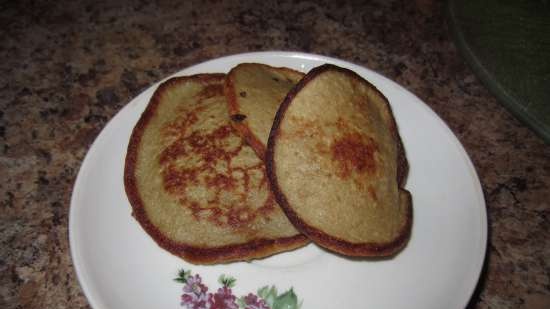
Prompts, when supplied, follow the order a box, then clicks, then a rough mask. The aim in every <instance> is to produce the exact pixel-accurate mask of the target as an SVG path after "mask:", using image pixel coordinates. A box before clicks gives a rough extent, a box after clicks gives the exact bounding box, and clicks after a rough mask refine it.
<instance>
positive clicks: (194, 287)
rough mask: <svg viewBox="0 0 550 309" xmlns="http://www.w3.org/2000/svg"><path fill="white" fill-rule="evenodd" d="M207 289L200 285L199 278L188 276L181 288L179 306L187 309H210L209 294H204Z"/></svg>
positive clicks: (197, 276) (200, 280)
mask: <svg viewBox="0 0 550 309" xmlns="http://www.w3.org/2000/svg"><path fill="white" fill-rule="evenodd" d="M207 291H208V288H207V287H206V286H205V285H204V284H202V279H201V277H200V276H199V275H198V274H196V275H195V276H189V278H187V282H186V284H185V285H184V286H183V295H181V305H182V306H185V308H187V309H210V308H211V304H210V301H209V299H210V296H211V295H212V294H211V293H208V294H207V293H206V292H207Z"/></svg>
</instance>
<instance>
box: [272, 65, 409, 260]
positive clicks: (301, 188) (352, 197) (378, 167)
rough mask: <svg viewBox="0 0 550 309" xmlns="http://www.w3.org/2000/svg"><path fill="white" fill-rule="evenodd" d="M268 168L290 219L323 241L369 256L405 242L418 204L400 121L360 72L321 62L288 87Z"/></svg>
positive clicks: (338, 249)
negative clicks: (409, 186)
mask: <svg viewBox="0 0 550 309" xmlns="http://www.w3.org/2000/svg"><path fill="white" fill-rule="evenodd" d="M266 165H267V171H268V177H269V180H270V183H271V188H272V190H273V191H274V193H275V196H276V199H277V201H278V202H279V204H280V205H281V207H283V210H284V211H285V213H286V214H287V217H288V218H289V219H290V221H291V222H292V223H293V224H294V226H296V227H297V228H298V229H299V230H300V231H301V232H302V233H304V234H305V235H306V236H308V238H310V239H311V240H312V241H314V242H315V243H317V244H318V245H320V246H323V247H325V248H327V249H329V250H331V251H334V252H337V253H340V254H344V255H349V256H357V257H367V256H387V255H391V254H394V253H396V252H398V251H399V250H400V249H401V248H402V247H403V246H404V245H405V244H406V242H407V240H408V238H409V235H410V231H411V226H412V202H411V195H410V193H409V192H408V191H406V190H405V189H403V188H401V187H402V184H403V183H404V181H405V178H404V177H405V175H406V170H407V164H406V158H405V155H404V152H403V147H402V144H401V140H400V137H399V134H398V131H397V126H396V123H395V120H394V118H393V115H392V112H391V109H390V106H389V103H388V100H387V99H386V98H385V97H384V96H383V95H382V93H381V92H380V91H378V90H377V89H376V88H375V87H374V86H373V85H371V84H370V83H369V82H367V81H366V80H364V79H363V78H361V77H360V76H359V75H357V74H356V73H354V72H352V71H350V70H347V69H343V68H339V67H336V66H334V65H323V66H320V67H317V68H315V69H313V70H311V71H310V72H309V73H308V74H307V75H306V76H305V77H304V78H303V79H302V80H301V81H300V82H299V83H298V84H297V85H296V87H295V88H293V89H292V90H291V91H290V92H289V94H288V96H287V97H286V98H285V100H284V102H283V103H282V104H281V107H280V108H279V110H278V111H277V114H276V117H275V121H274V124H273V127H272V129H271V132H270V137H269V142H268V148H267V154H266Z"/></svg>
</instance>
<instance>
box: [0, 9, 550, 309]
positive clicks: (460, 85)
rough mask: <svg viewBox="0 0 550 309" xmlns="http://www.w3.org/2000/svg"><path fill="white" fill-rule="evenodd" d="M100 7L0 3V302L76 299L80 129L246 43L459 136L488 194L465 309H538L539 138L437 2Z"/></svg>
mask: <svg viewBox="0 0 550 309" xmlns="http://www.w3.org/2000/svg"><path fill="white" fill-rule="evenodd" d="M64 2H65V3H64ZM103 2H104V1H54V2H52V3H47V2H46V1H11V2H7V3H5V2H3V3H2V4H0V29H1V30H0V36H1V39H2V40H1V42H2V43H1V44H0V59H1V61H0V73H1V74H0V175H2V176H1V181H0V207H1V209H0V248H1V249H0V308H7V309H12V308H86V307H88V306H89V305H88V303H87V301H86V299H85V297H84V295H83V294H82V290H81V288H80V286H79V284H78V282H77V279H76V276H75V272H74V269H73V265H72V262H71V258H70V254H69V247H68V231H67V224H68V212H69V200H70V195H71V189H72V185H73V183H74V180H75V178H76V175H77V172H78V169H79V166H80V163H81V161H82V159H83V157H84V155H85V154H86V151H87V150H88V148H89V146H90V144H91V143H92V141H93V140H94V138H95V137H96V136H97V134H98V133H99V131H100V130H101V129H102V127H103V126H104V125H105V124H106V122H107V121H108V120H109V119H110V118H111V117H113V116H114V115H115V114H116V113H117V111H119V110H120V109H121V108H122V107H123V106H124V105H125V104H126V103H127V102H128V101H129V100H130V99H131V98H133V97H134V96H136V95H137V94H139V93H140V92H141V91H142V90H143V89H145V88H146V87H147V86H148V85H151V84H152V83H154V82H156V81H158V80H159V79H161V78H162V77H164V76H166V75H168V74H170V73H173V72H175V71H178V70H180V69H182V68H184V67H187V66H189V65H192V64H194V63H198V62H201V61H204V60H208V59H212V58H216V57H220V56H224V55H228V54H235V53H240V52H247V51H260V50H296V51H303V52H313V53H318V54H323V55H328V56H333V57H338V58H342V59H344V60H348V61H352V62H355V63H358V64H361V65H364V66H366V67H369V68H371V69H373V70H376V71H378V72H380V73H382V74H384V75H386V76H388V77H389V78H391V79H393V80H395V81H397V82H399V83H400V84H402V85H403V86H405V87H406V88H407V89H409V90H410V91H412V92H413V93H415V94H416V95H417V96H419V97H420V98H421V99H422V100H424V101H425V102H426V103H427V104H428V105H429V106H430V107H431V108H432V109H433V110H434V111H435V112H436V113H437V114H439V115H440V116H441V117H442V118H443V119H444V120H445V121H446V122H447V124H448V125H449V126H450V127H451V129H452V130H453V131H454V133H455V134H456V135H457V136H458V138H459V139H460V141H461V142H462V143H463V145H464V147H465V148H466V150H467V151H468V153H469V155H470V156H471V158H472V160H473V162H474V164H475V166H476V168H477V171H478V173H479V176H480V179H481V182H482V185H483V191H484V194H485V197H486V200H487V208H488V216H489V228H490V230H489V244H488V255H487V259H486V264H485V267H484V270H483V274H482V277H481V279H480V282H479V284H478V287H477V289H476V292H475V293H474V296H473V297H472V300H471V301H470V304H469V308H534V309H537V308H538V309H542V308H550V233H549V227H550V217H549V215H550V202H549V201H550V198H549V197H550V189H549V188H550V145H547V144H545V143H544V142H543V141H542V140H541V139H540V138H539V137H537V136H536V135H535V134H534V133H533V132H531V131H530V130H529V129H528V128H527V127H525V126H524V125H522V124H521V123H519V122H518V121H517V120H516V119H515V118H513V117H512V116H511V114H510V113H509V112H507V111H506V110H505V109H504V108H503V107H502V106H501V105H499V104H498V102H497V101H496V99H495V98H494V97H493V96H492V95H491V94H490V93H489V92H488V91H487V90H486V89H485V88H484V87H483V85H482V84H481V83H480V82H479V80H478V79H477V78H476V77H475V76H474V75H473V73H472V71H471V70H470V69H469V68H468V67H467V66H466V65H465V63H464V62H463V60H462V59H461V58H460V56H459V54H458V53H457V50H456V49H455V47H454V46H453V43H452V41H451V39H450V36H449V32H448V30H447V27H446V24H445V19H444V15H443V13H442V12H443V8H442V5H441V4H440V3H437V2H433V1H430V0H417V1H374V2H369V3H364V1H334V2H333V1H322V2H313V1H312V2H299V3H294V2H293V1H281V2H279V3H276V2H275V1H257V3H256V2H254V1H226V2H221V1H159V2H153V1H105V3H103ZM260 2H262V3H263V4H261V5H259V4H258V3H260ZM107 3H108V4H107Z"/></svg>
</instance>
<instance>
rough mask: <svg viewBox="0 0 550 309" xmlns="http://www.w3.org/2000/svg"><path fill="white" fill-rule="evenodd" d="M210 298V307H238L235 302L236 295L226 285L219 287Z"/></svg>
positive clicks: (233, 308)
mask: <svg viewBox="0 0 550 309" xmlns="http://www.w3.org/2000/svg"><path fill="white" fill-rule="evenodd" d="M210 300H211V304H212V307H210V309H239V306H238V305H237V303H236V300H237V297H235V295H233V292H232V291H231V289H230V288H228V287H226V286H224V287H223V288H219V289H218V291H217V292H216V294H214V295H212V296H211V298H210Z"/></svg>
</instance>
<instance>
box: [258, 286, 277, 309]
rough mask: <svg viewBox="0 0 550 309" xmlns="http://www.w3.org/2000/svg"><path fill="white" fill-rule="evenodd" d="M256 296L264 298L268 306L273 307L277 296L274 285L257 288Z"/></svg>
mask: <svg viewBox="0 0 550 309" xmlns="http://www.w3.org/2000/svg"><path fill="white" fill-rule="evenodd" d="M258 296H260V297H261V298H263V300H265V302H266V303H267V305H268V306H269V308H273V305H274V304H275V299H276V298H277V288H276V287H275V286H274V285H272V286H271V287H269V286H267V285H266V286H264V287H262V288H260V289H259V290H258Z"/></svg>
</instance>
